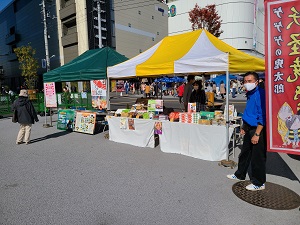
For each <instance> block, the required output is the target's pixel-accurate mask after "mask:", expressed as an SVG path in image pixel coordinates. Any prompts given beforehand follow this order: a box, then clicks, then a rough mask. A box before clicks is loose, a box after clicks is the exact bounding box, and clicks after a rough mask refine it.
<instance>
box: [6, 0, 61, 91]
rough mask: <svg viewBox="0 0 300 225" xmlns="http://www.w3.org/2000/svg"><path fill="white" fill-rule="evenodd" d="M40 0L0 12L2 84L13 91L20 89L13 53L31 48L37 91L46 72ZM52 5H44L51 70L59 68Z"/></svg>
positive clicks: (25, 1)
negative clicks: (34, 63)
mask: <svg viewBox="0 0 300 225" xmlns="http://www.w3.org/2000/svg"><path fill="white" fill-rule="evenodd" d="M40 3H41V0H15V1H13V2H12V3H11V4H9V5H8V6H7V7H6V8H5V9H3V10H2V11H1V12H0V34H1V35H0V73H1V74H0V76H1V78H2V80H1V83H2V84H3V85H6V86H8V87H9V88H11V89H12V90H17V89H18V87H20V86H21V85H23V83H24V79H23V78H22V77H21V71H20V69H19V62H18V61H17V56H16V54H15V53H14V51H13V49H14V48H17V47H20V46H23V45H28V44H30V45H31V46H32V47H33V48H34V49H35V50H36V55H35V58H36V59H37V60H38V62H39V65H40V68H39V69H38V72H37V73H38V75H39V81H38V82H37V87H39V88H42V74H43V73H45V72H46V68H45V67H44V63H43V64H42V61H44V60H45V54H46V53H45V42H44V27H43V17H42V14H41V11H42V9H41V5H40ZM52 3H53V2H52V1H50V0H47V1H46V9H47V10H46V12H47V23H48V34H49V35H48V43H49V55H50V57H51V59H50V60H51V66H52V67H53V68H56V67H58V66H60V60H59V48H58V39H57V21H56V17H55V15H56V9H55V6H53V5H52ZM43 67H44V68H43Z"/></svg>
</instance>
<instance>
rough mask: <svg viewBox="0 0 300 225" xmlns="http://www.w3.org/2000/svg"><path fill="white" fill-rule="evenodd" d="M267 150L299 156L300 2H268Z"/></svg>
mask: <svg viewBox="0 0 300 225" xmlns="http://www.w3.org/2000/svg"><path fill="white" fill-rule="evenodd" d="M265 31H266V32H265V33H266V36H265V54H266V94H267V134H268V135H267V136H268V151H275V152H285V153H289V154H298V155H300V1H299V0H265Z"/></svg>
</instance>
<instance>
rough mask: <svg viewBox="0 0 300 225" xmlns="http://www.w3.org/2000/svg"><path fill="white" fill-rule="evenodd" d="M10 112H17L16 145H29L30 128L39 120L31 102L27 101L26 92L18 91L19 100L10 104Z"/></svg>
mask: <svg viewBox="0 0 300 225" xmlns="http://www.w3.org/2000/svg"><path fill="white" fill-rule="evenodd" d="M12 110H16V111H17V122H18V123H19V124H20V130H19V133H18V136H17V140H16V144H17V145H19V144H21V143H23V142H25V143H26V144H29V142H30V134H31V126H32V124H34V122H38V121H39V119H38V117H37V114H36V112H35V109H34V107H33V105H32V102H31V101H30V100H29V99H28V92H27V90H25V89H23V90H21V91H20V94H19V98H18V99H16V100H15V101H14V103H13V104H12Z"/></svg>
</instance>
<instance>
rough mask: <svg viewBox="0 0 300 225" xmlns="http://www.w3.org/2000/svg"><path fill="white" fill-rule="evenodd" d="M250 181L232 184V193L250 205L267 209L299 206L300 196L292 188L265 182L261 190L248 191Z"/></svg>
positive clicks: (285, 208) (284, 208)
mask: <svg viewBox="0 0 300 225" xmlns="http://www.w3.org/2000/svg"><path fill="white" fill-rule="evenodd" d="M248 184H250V181H241V182H238V183H235V184H234V185H233V186H232V191H233V193H234V194H235V195H236V196H237V197H238V198H240V199H242V200H244V201H245V202H248V203H250V204H252V205H256V206H259V207H263V208H268V209H278V210H288V209H295V208H297V207H299V206H300V196H299V195H298V194H296V193H295V192H293V191H292V190H290V189H288V188H286V187H283V186H281V185H278V184H273V183H269V182H266V189H265V190H263V191H248V190H247V189H246V186H247V185H248Z"/></svg>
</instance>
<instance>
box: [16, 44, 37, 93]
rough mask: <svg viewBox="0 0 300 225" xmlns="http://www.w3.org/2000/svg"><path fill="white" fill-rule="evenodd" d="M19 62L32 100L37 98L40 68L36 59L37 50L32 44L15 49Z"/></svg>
mask: <svg viewBox="0 0 300 225" xmlns="http://www.w3.org/2000/svg"><path fill="white" fill-rule="evenodd" d="M14 52H15V53H16V55H17V58H18V61H19V64H20V65H19V69H20V70H21V71H22V74H21V75H22V76H23V77H24V79H25V82H26V85H27V88H28V94H29V98H30V99H34V98H36V90H35V85H36V81H37V78H38V75H37V70H38V68H39V65H38V60H37V59H36V58H34V55H35V53H36V50H35V49H34V48H32V46H31V45H30V43H29V44H28V45H24V46H21V47H18V48H15V49H14Z"/></svg>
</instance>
